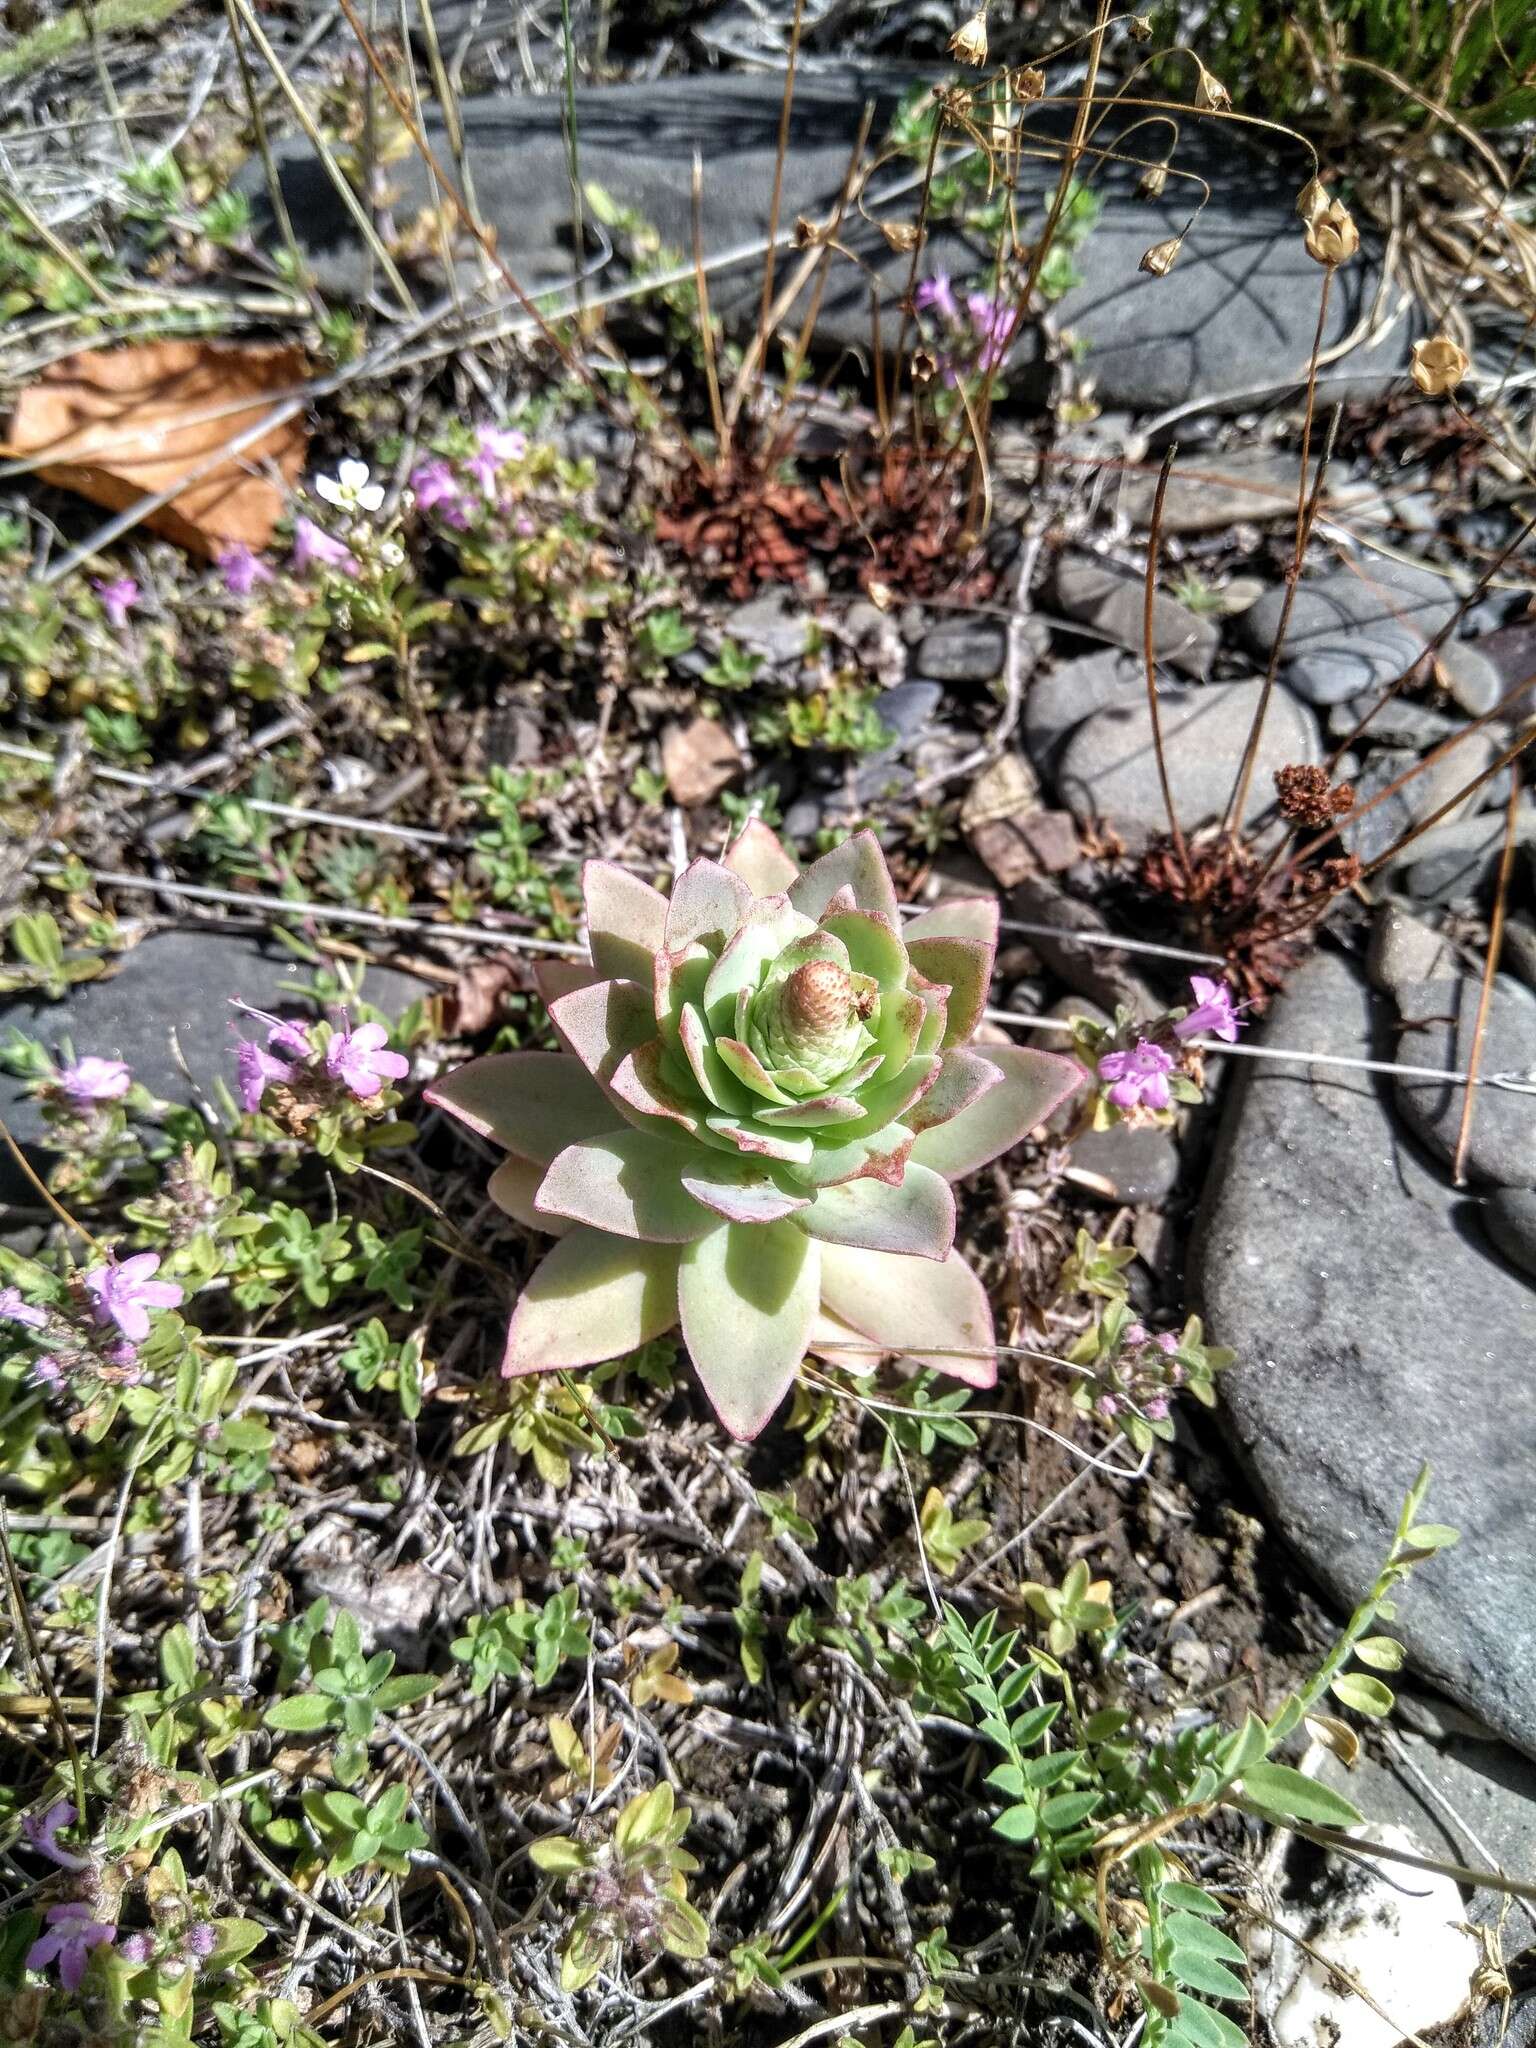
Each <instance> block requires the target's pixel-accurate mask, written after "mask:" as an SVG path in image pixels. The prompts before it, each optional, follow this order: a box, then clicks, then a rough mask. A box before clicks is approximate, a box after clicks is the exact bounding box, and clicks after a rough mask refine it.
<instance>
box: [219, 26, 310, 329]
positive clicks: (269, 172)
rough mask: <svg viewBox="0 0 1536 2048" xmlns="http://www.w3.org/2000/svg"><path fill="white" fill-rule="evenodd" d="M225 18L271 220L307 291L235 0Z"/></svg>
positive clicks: (295, 278)
mask: <svg viewBox="0 0 1536 2048" xmlns="http://www.w3.org/2000/svg"><path fill="white" fill-rule="evenodd" d="M224 18H225V20H226V21H227V22H228V24H229V40H230V43H231V44H232V45H233V48H234V52H235V64H236V67H237V69H238V70H239V73H240V89H241V91H242V92H243V93H244V94H245V103H246V107H247V109H248V110H249V112H250V117H251V133H252V135H253V136H254V137H255V139H256V153H257V155H258V156H259V157H260V158H261V168H262V174H263V175H264V177H265V178H266V181H267V197H268V198H269V199H270V200H271V202H272V218H273V219H274V220H275V221H276V222H277V231H278V233H279V234H280V235H281V236H282V238H283V246H284V247H285V248H286V249H287V251H288V260H289V262H290V263H291V264H292V266H293V278H292V282H293V284H294V285H295V286H296V287H297V288H298V289H299V290H303V289H304V279H305V263H304V252H303V251H302V250H301V249H300V247H299V238H298V236H297V235H296V234H295V233H294V231H293V217H292V215H291V214H290V213H289V211H288V201H287V200H286V199H285V198H284V197H283V181H282V179H281V178H280V177H279V176H278V175H277V160H276V158H275V157H274V156H273V154H272V137H271V135H270V133H269V132H268V129H267V117H266V115H265V114H264V113H263V112H262V107H261V101H260V99H259V98H258V96H257V92H256V80H255V78H254V77H253V76H252V73H251V60H250V58H249V57H248V56H247V55H246V49H245V38H244V36H243V35H242V34H241V33H240V16H239V14H238V13H237V12H236V10H235V5H234V0H224Z"/></svg>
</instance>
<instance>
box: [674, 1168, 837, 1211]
mask: <svg viewBox="0 0 1536 2048" xmlns="http://www.w3.org/2000/svg"><path fill="white" fill-rule="evenodd" d="M683 1186H684V1187H685V1188H686V1189H687V1190H688V1192H689V1194H690V1195H692V1196H693V1198H694V1200H695V1201H696V1202H702V1203H703V1204H704V1206H705V1208H706V1209H712V1210H713V1211H714V1212H715V1214H716V1215H717V1216H723V1217H724V1218H725V1220H726V1221H727V1222H728V1223H776V1222H777V1221H778V1220H779V1218H780V1217H781V1216H790V1215H793V1214H794V1213H795V1212H796V1211H797V1210H801V1209H805V1208H807V1207H808V1206H809V1204H810V1200H811V1198H810V1196H809V1195H807V1194H803V1193H800V1192H798V1191H797V1190H794V1189H789V1188H784V1187H781V1186H780V1185H779V1183H778V1181H776V1180H775V1179H774V1177H773V1169H772V1168H771V1167H768V1166H755V1165H753V1164H752V1163H751V1162H750V1161H749V1160H746V1159H742V1158H735V1159H732V1158H729V1157H727V1156H725V1155H723V1154H721V1153H718V1152H713V1153H709V1154H701V1155H696V1156H695V1157H694V1158H693V1159H692V1160H690V1162H689V1164H688V1168H687V1170H686V1171H685V1173H684V1174H683Z"/></svg>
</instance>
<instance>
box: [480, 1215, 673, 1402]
mask: <svg viewBox="0 0 1536 2048" xmlns="http://www.w3.org/2000/svg"><path fill="white" fill-rule="evenodd" d="M677 1262H678V1248H677V1246H676V1245H670V1244H645V1243H642V1242H641V1241H640V1240H639V1239H637V1238H632V1237H611V1236H609V1235H608V1234H607V1232H605V1231H601V1230H591V1229H589V1228H587V1226H586V1225H584V1224H583V1225H578V1226H577V1228H576V1229H574V1230H572V1231H570V1232H568V1233H567V1235H566V1236H564V1237H562V1238H561V1239H560V1240H559V1242H558V1243H557V1244H556V1245H555V1246H554V1248H553V1250H552V1251H550V1252H549V1253H548V1254H547V1255H546V1257H545V1258H544V1260H543V1261H542V1263H541V1264H540V1265H539V1266H537V1267H536V1268H535V1269H534V1273H533V1277H532V1278H531V1279H530V1280H529V1282H528V1285H527V1286H526V1287H525V1288H524V1289H523V1291H522V1293H521V1294H520V1295H519V1296H518V1300H517V1306H516V1308H515V1309H514V1310H513V1312H512V1322H511V1326H510V1328H509V1329H508V1331H507V1353H506V1357H505V1358H504V1359H503V1361H502V1368H501V1369H502V1371H503V1373H505V1374H507V1375H509V1376H511V1375H519V1374H522V1373H530V1372H549V1371H553V1370H557V1369H559V1368H560V1367H564V1366H578V1365H598V1364H600V1363H601V1362H602V1361H603V1360H604V1359H608V1358H621V1357H622V1356H623V1355H624V1353H625V1352H626V1351H634V1350H635V1349H637V1347H638V1346H640V1345H641V1344H649V1343H650V1342H651V1340H652V1339H653V1338H656V1337H660V1336H663V1335H664V1334H665V1333H666V1332H667V1331H668V1330H670V1329H671V1328H672V1326H673V1324H674V1323H676V1321H677Z"/></svg>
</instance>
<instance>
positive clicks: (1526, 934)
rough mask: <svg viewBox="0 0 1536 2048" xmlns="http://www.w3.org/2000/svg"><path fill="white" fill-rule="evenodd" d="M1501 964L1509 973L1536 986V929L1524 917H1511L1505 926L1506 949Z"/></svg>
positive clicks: (1500, 957)
mask: <svg viewBox="0 0 1536 2048" xmlns="http://www.w3.org/2000/svg"><path fill="white" fill-rule="evenodd" d="M1499 965H1500V966H1501V967H1503V968H1504V969H1505V971H1506V972H1507V973H1510V974H1513V975H1515V976H1517V977H1518V979H1519V980H1521V981H1523V982H1524V983H1525V985H1526V987H1527V988H1536V930H1533V929H1532V927H1531V926H1530V925H1528V924H1527V923H1526V922H1525V919H1524V918H1522V917H1512V918H1510V919H1509V920H1508V921H1507V922H1506V924H1505V926H1504V950H1503V952H1502V953H1501V954H1500V956H1499Z"/></svg>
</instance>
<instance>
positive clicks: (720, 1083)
mask: <svg viewBox="0 0 1536 2048" xmlns="http://www.w3.org/2000/svg"><path fill="white" fill-rule="evenodd" d="M677 1037H678V1043H679V1044H680V1045H681V1047H682V1050H683V1057H684V1059H686V1060H687V1062H688V1067H689V1071H690V1072H691V1073H692V1075H693V1082H694V1086H695V1087H696V1088H697V1089H698V1091H699V1093H700V1094H701V1095H702V1096H703V1098H704V1100H705V1101H706V1102H707V1103H708V1104H709V1105H710V1107H711V1108H712V1109H723V1110H724V1111H725V1112H726V1113H727V1115H730V1116H745V1115H746V1114H747V1112H748V1109H749V1108H750V1107H751V1101H752V1098H751V1095H750V1092H749V1091H748V1090H747V1089H746V1088H744V1087H743V1086H742V1084H741V1082H740V1081H738V1080H737V1078H736V1076H735V1075H734V1074H733V1073H732V1072H731V1070H730V1068H729V1067H728V1066H727V1065H726V1064H725V1061H724V1060H723V1059H722V1058H721V1057H720V1054H719V1052H718V1051H717V1050H716V1048H715V1042H714V1040H713V1039H712V1038H711V1037H710V1035H709V1029H708V1027H707V1025H706V1024H705V1022H704V1019H703V1018H702V1017H701V1016H700V1014H699V1012H698V1011H697V1010H696V1009H695V1008H694V1006H693V1004H692V1003H685V1004H684V1005H683V1009H682V1011H681V1013H680V1015H679V1017H678V1020H677Z"/></svg>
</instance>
